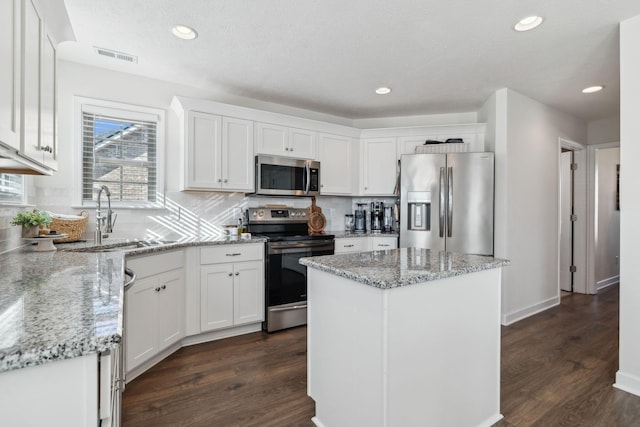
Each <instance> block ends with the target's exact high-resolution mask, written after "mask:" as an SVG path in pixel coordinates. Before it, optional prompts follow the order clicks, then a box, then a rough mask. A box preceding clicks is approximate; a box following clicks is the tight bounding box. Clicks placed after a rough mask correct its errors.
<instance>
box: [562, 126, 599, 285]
mask: <svg viewBox="0 0 640 427" xmlns="http://www.w3.org/2000/svg"><path fill="white" fill-rule="evenodd" d="M563 148H565V149H567V150H571V151H573V162H574V163H576V164H577V165H578V169H577V170H576V171H575V172H574V175H573V212H574V214H575V215H577V216H578V220H577V221H576V222H575V223H574V224H573V263H574V265H575V266H576V267H577V271H576V272H575V273H574V275H573V292H576V293H581V294H586V293H589V289H588V288H587V272H588V271H590V269H591V265H592V264H590V263H589V259H588V257H587V252H588V249H587V247H588V240H587V223H588V221H589V218H588V213H587V211H588V210H587V150H586V147H585V146H584V145H582V144H580V143H578V142H575V141H571V140H568V139H564V138H558V150H557V159H558V164H557V170H558V187H557V191H558V228H557V230H558V242H557V244H558V274H557V286H558V295H560V273H561V272H560V224H561V220H562V218H561V209H560V206H561V203H562V200H561V194H560V185H561V184H560V176H561V167H562V162H561V156H560V152H561V151H562V149H563Z"/></svg>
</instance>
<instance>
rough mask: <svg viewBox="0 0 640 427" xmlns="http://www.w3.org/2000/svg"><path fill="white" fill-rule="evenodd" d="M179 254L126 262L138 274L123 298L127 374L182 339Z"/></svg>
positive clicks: (173, 253) (182, 320) (180, 253)
mask: <svg viewBox="0 0 640 427" xmlns="http://www.w3.org/2000/svg"><path fill="white" fill-rule="evenodd" d="M183 265H184V262H183V253H182V251H173V252H167V253H162V254H158V255H149V256H143V257H140V258H132V259H131V260H127V267H129V268H131V269H132V270H133V271H134V272H135V273H136V275H137V280H136V282H135V284H134V285H133V286H132V287H131V288H129V289H128V290H127V291H126V295H125V326H124V334H125V360H126V370H127V372H129V371H131V370H133V369H135V368H137V367H138V366H140V365H141V364H142V363H143V362H145V361H147V360H149V359H151V358H152V357H154V356H156V355H158V354H159V353H160V352H161V351H162V350H165V349H166V348H168V347H169V346H171V345H172V344H175V343H176V342H178V341H180V340H181V339H182V338H183V337H184V302H183V301H184V267H183Z"/></svg>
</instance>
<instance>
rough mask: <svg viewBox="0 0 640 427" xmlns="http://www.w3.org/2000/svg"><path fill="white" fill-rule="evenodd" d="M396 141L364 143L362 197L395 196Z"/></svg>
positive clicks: (366, 141)
mask: <svg viewBox="0 0 640 427" xmlns="http://www.w3.org/2000/svg"><path fill="white" fill-rule="evenodd" d="M396 151H397V150H396V139H395V138H372V139H367V140H364V141H362V163H361V164H362V171H363V180H362V184H363V185H362V188H361V193H362V195H368V196H393V195H394V190H395V187H396V179H397V175H396V170H397V161H396Z"/></svg>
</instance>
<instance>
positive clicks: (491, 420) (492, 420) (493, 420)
mask: <svg viewBox="0 0 640 427" xmlns="http://www.w3.org/2000/svg"><path fill="white" fill-rule="evenodd" d="M503 418H504V416H503V415H502V414H500V413H498V414H495V415H493V416H491V418H489V419H488V420H486V421H484V422H482V423H480V424H479V425H478V427H491V426H492V425H494V424H495V423H497V422H498V421H500V420H501V419H503Z"/></svg>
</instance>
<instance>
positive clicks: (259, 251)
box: [200, 244, 264, 264]
mask: <svg viewBox="0 0 640 427" xmlns="http://www.w3.org/2000/svg"><path fill="white" fill-rule="evenodd" d="M263 257H264V245H262V244H254V245H252V244H243V245H217V246H211V247H207V248H201V249H200V264H220V263H226V262H238V261H253V260H262V259H263Z"/></svg>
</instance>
